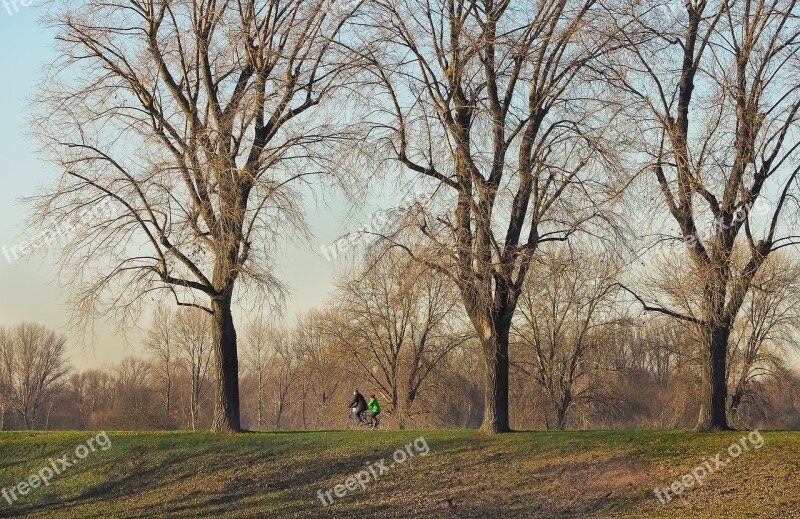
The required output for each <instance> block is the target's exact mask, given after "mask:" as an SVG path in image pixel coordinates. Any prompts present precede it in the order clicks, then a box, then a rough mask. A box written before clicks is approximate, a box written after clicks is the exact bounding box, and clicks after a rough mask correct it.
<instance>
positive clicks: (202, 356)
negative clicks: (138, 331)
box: [174, 308, 212, 430]
mask: <svg viewBox="0 0 800 519" xmlns="http://www.w3.org/2000/svg"><path fill="white" fill-rule="evenodd" d="M174 323H175V342H176V348H177V354H178V359H177V360H178V365H179V366H181V367H182V368H183V369H184V371H185V372H186V374H187V376H188V377H189V426H190V427H191V428H192V430H197V427H198V417H199V413H200V402H201V400H202V398H203V394H204V392H205V389H206V384H205V382H206V378H207V375H208V370H209V368H210V367H211V364H212V358H211V353H212V347H211V346H212V336H211V320H210V319H209V318H208V315H207V314H206V313H204V312H202V311H201V310H199V309H197V308H185V309H182V310H180V311H178V314H177V315H176V317H175V320H174Z"/></svg>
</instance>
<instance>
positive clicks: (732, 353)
mask: <svg viewBox="0 0 800 519" xmlns="http://www.w3.org/2000/svg"><path fill="white" fill-rule="evenodd" d="M741 312H742V319H741V320H740V322H739V326H738V327H737V328H735V329H734V330H733V332H732V340H731V345H730V350H729V352H728V359H729V366H730V367H729V377H728V379H729V381H730V386H731V388H732V389H733V393H732V394H731V401H730V405H729V411H730V415H731V419H732V420H737V419H738V411H739V409H740V408H741V407H742V406H743V405H744V404H747V403H750V404H751V405H754V406H756V407H765V405H764V404H765V403H766V402H765V401H764V400H763V395H762V394H761V393H760V391H759V388H760V387H761V385H762V384H763V381H764V379H765V378H767V377H783V376H784V375H785V373H786V372H787V371H788V369H787V367H786V365H785V364H786V358H787V354H788V353H790V351H792V350H793V349H796V346H795V348H791V346H792V345H796V338H795V337H796V333H797V331H798V330H799V329H800V268H798V264H797V263H796V262H794V261H791V260H789V259H787V258H786V257H785V256H779V255H770V257H769V259H768V260H767V261H766V262H765V263H764V266H763V267H762V268H761V270H759V272H758V274H757V275H756V277H755V278H754V280H753V288H752V289H751V290H750V292H749V293H748V295H747V298H746V300H745V302H744V304H743V305H742V310H741Z"/></svg>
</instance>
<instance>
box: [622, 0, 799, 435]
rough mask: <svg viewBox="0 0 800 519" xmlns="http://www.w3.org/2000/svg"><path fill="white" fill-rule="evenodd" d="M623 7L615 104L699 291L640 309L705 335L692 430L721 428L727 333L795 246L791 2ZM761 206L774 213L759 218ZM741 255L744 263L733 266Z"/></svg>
mask: <svg viewBox="0 0 800 519" xmlns="http://www.w3.org/2000/svg"><path fill="white" fill-rule="evenodd" d="M623 5H624V9H625V11H624V12H619V13H617V14H616V16H615V19H616V20H618V23H619V24H621V25H624V26H625V28H624V29H625V30H624V35H625V38H626V41H625V44H626V45H625V48H626V52H625V53H624V56H625V57H624V58H622V61H620V62H618V63H615V64H614V67H615V70H616V79H617V83H618V85H619V86H620V92H621V94H622V95H623V99H622V101H621V106H625V107H627V109H628V110H629V115H630V117H629V119H628V122H629V124H631V125H632V130H634V131H635V135H636V136H637V137H638V147H637V152H639V154H638V155H637V157H642V156H645V157H648V158H647V160H646V162H645V163H643V164H642V170H646V171H649V172H652V176H651V178H652V179H653V180H654V181H655V185H656V186H657V188H656V189H657V190H658V191H659V192H660V197H661V200H662V201H663V203H664V206H666V209H667V211H668V213H669V215H670V216H671V217H672V220H674V222H675V223H676V224H677V225H678V227H679V229H680V231H679V232H680V237H679V238H678V239H681V240H683V241H684V242H685V247H684V250H686V251H687V252H688V255H689V258H690V260H691V262H690V264H689V265H690V270H691V271H692V273H691V278H692V280H697V281H698V282H699V283H700V286H701V287H702V298H701V302H700V306H699V308H698V313H697V315H685V314H682V313H680V312H677V311H674V309H670V308H664V307H660V306H658V305H648V304H645V306H646V308H647V309H648V310H652V311H657V312H661V313H666V314H667V315H671V316H673V317H675V318H678V319H682V320H685V321H688V322H691V323H693V324H695V325H696V326H698V327H699V328H700V329H701V332H702V342H703V345H704V346H703V350H702V351H703V355H702V381H701V387H700V390H701V394H702V400H701V406H700V412H699V416H698V420H697V429H698V430H704V431H705V430H720V429H727V428H728V421H727V417H726V400H727V385H726V380H727V370H726V359H727V350H728V342H729V338H730V334H731V330H732V329H733V327H734V324H735V322H736V319H737V316H738V315H739V314H740V310H741V308H742V305H743V304H744V302H745V300H746V296H747V294H748V292H749V291H750V289H751V287H752V283H753V279H754V278H755V276H756V275H757V273H758V271H759V269H760V268H761V267H762V265H763V264H764V261H765V260H766V258H767V256H768V255H769V254H771V253H772V252H774V251H776V250H778V249H781V248H783V247H787V246H790V245H794V244H796V243H797V236H796V233H795V232H794V230H793V229H792V228H791V225H792V224H791V223H790V220H791V218H790V215H791V214H796V207H797V204H796V202H795V199H794V197H795V195H796V192H797V182H796V181H797V175H798V173H800V166H798V164H800V161H798V158H799V157H798V147H799V146H800V139H798V116H800V113H799V112H800V89H799V88H798V87H799V86H800V82H799V81H798V79H797V78H798V52H800V45H798V44H799V43H800V29H799V28H798V26H797V24H796V17H797V3H796V1H795V0H777V1H766V0H741V1H711V0H701V1H696V2H686V3H685V7H684V8H683V10H682V12H680V13H679V16H675V17H669V18H664V17H662V16H659V15H658V14H657V13H655V12H654V11H653V9H652V4H651V3H650V2H644V3H640V2H637V3H632V4H623ZM763 198H766V199H768V200H769V201H770V202H772V204H771V207H769V206H770V204H769V203H767V204H764V206H765V207H768V210H767V211H766V214H764V215H761V216H763V218H759V215H758V214H756V213H758V212H759V211H756V210H754V208H755V207H756V203H757V202H758V201H759V200H761V199H763ZM673 239H674V238H673ZM737 246H738V247H741V248H742V250H743V251H746V252H744V254H746V255H747V259H746V261H745V262H744V264H743V265H741V268H737V266H736V265H734V262H733V259H732V258H733V255H734V250H735V248H736V247H737ZM686 282H690V281H689V280H686ZM642 302H643V303H644V301H642Z"/></svg>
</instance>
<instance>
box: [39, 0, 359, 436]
mask: <svg viewBox="0 0 800 519" xmlns="http://www.w3.org/2000/svg"><path fill="white" fill-rule="evenodd" d="M334 5H335V6H339V2H336V3H335V4H334V3H333V2H332V1H331V0H289V1H278V0H267V1H265V2H256V1H254V0H253V1H244V2H223V3H218V2H205V3H176V2H170V1H164V0H144V1H142V2H139V1H135V2H127V3H126V2H116V1H111V2H100V1H97V0H86V1H82V2H78V3H72V2H65V3H63V4H61V5H60V6H55V7H54V9H53V11H52V13H53V14H52V15H51V16H50V19H49V22H50V23H51V24H52V25H53V26H54V27H55V29H56V30H57V40H58V42H59V43H60V55H59V57H58V59H57V60H56V61H55V63H54V66H53V69H52V73H51V75H50V76H49V77H47V78H46V79H45V81H44V85H43V88H42V93H41V96H40V99H39V101H40V103H39V106H40V107H41V115H40V116H39V117H38V124H37V125H36V129H35V131H36V133H37V135H39V136H40V137H41V140H42V142H43V144H44V146H45V148H46V151H47V152H48V153H49V154H50V155H51V156H52V157H53V158H54V159H55V161H56V162H57V164H58V165H59V166H60V168H61V170H62V171H63V176H62V178H61V180H60V182H59V183H58V184H57V185H55V186H53V187H52V188H50V189H49V190H47V191H46V192H45V193H43V194H42V195H41V196H39V197H37V200H38V206H37V211H36V214H35V221H36V222H38V223H39V224H42V225H44V226H46V227H52V228H61V226H62V225H67V226H69V227H70V229H71V232H70V235H69V237H68V242H67V244H66V245H65V246H64V247H63V249H62V251H63V255H62V261H61V265H62V267H63V273H65V274H66V276H68V277H67V279H68V280H69V282H70V283H71V285H72V286H73V288H75V290H76V309H77V312H78V313H79V315H80V316H81V317H88V316H91V315H94V314H97V313H99V312H101V311H115V312H116V315H118V316H120V317H122V318H126V317H130V316H131V315H136V313H137V310H138V308H139V307H138V304H140V303H141V302H142V301H143V298H144V296H146V295H149V294H151V293H152V292H153V291H158V290H161V291H167V292H168V293H171V294H172V295H173V296H174V298H175V300H176V302H177V304H179V305H188V306H197V307H201V308H203V309H204V310H206V311H207V312H209V313H210V314H211V315H212V316H213V327H212V329H213V337H214V357H215V363H214V366H215V370H216V373H215V374H216V380H217V390H216V394H215V404H216V407H215V411H214V419H213V429H214V430H215V431H218V432H231V431H239V430H240V421H239V387H238V380H239V379H238V353H237V343H236V331H235V327H234V322H233V316H232V314H231V304H232V301H233V298H234V295H235V289H236V287H237V286H238V283H237V282H238V281H239V280H240V279H241V280H242V281H243V282H245V283H246V284H247V286H248V287H255V288H256V289H257V290H258V292H257V293H258V294H261V295H262V296H268V297H270V298H272V299H273V301H280V300H281V294H282V290H283V287H282V285H281V283H280V282H279V281H278V280H277V279H276V278H275V277H274V276H273V274H272V265H273V261H272V260H273V257H274V254H275V250H274V246H275V243H276V241H277V240H276V238H277V236H279V235H283V234H286V233H290V232H293V231H297V230H302V229H304V225H303V215H302V211H301V209H300V207H301V205H300V201H299V200H298V197H299V191H298V188H297V187H293V186H295V185H296V184H297V182H298V181H303V179H307V178H308V176H309V175H314V174H318V173H320V172H323V171H324V170H326V169H329V170H330V169H333V166H332V162H333V160H334V153H333V147H334V145H333V144H334V143H333V141H334V140H335V139H336V138H338V137H340V136H341V135H342V132H343V131H342V130H341V129H342V125H343V124H344V123H345V117H344V115H343V112H342V111H338V112H336V114H333V115H332V114H331V113H330V112H322V111H321V109H320V108H319V107H320V105H326V104H327V103H328V102H329V101H330V100H331V99H332V97H333V96H334V94H335V93H336V92H337V88H338V87H339V86H341V85H342V84H343V83H344V82H346V81H345V72H346V71H347V70H348V67H349V63H350V58H349V57H348V56H347V55H344V54H343V53H341V52H338V49H339V48H340V47H339V46H337V44H336V42H335V40H336V39H337V38H339V37H340V34H341V32H342V30H343V26H344V24H345V21H346V20H347V19H348V18H349V16H350V14H351V13H352V10H354V9H356V8H357V7H358V2H354V3H348V4H347V6H348V8H349V9H332V8H331V7H332V6H334ZM318 115H320V116H321V117H318ZM322 144H327V146H322ZM98 206H99V207H106V208H108V211H102V212H96V211H94V212H93V211H92V208H94V207H98ZM76 217H78V218H77V221H78V222H80V223H81V224H80V225H78V226H76V225H75V223H74V222H75V221H76Z"/></svg>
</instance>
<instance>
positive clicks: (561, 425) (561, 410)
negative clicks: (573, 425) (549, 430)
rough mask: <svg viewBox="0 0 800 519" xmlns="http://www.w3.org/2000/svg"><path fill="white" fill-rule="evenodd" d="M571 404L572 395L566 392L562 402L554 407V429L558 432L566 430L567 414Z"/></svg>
mask: <svg viewBox="0 0 800 519" xmlns="http://www.w3.org/2000/svg"><path fill="white" fill-rule="evenodd" d="M571 404H572V393H570V392H569V391H567V393H566V394H565V395H564V398H563V400H562V401H561V403H560V404H559V405H557V406H556V418H557V421H556V427H557V428H558V430H559V431H563V430H564V429H566V428H567V412H568V411H569V406H570V405H571Z"/></svg>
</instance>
